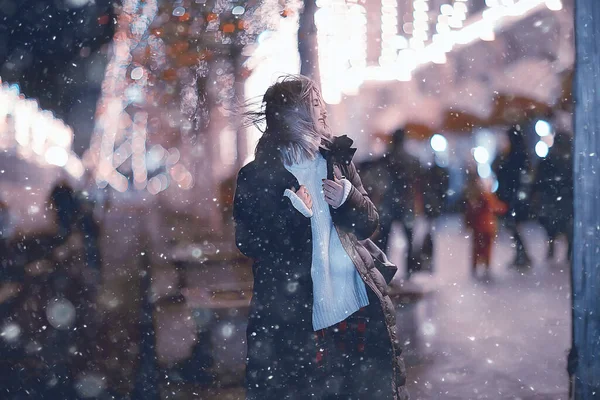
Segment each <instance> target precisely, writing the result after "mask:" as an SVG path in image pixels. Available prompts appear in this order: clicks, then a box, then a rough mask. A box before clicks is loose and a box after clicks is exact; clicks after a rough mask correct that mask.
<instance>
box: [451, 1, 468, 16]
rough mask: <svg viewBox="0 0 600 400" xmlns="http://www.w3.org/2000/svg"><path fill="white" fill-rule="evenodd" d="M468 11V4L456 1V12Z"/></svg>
mask: <svg viewBox="0 0 600 400" xmlns="http://www.w3.org/2000/svg"><path fill="white" fill-rule="evenodd" d="M466 12H467V5H466V4H465V3H454V13H455V14H456V13H463V14H465V13H466Z"/></svg>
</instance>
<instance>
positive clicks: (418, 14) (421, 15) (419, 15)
mask: <svg viewBox="0 0 600 400" xmlns="http://www.w3.org/2000/svg"><path fill="white" fill-rule="evenodd" d="M413 19H414V20H415V21H429V15H427V13H426V12H425V11H413Z"/></svg>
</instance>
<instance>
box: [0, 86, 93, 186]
mask: <svg viewBox="0 0 600 400" xmlns="http://www.w3.org/2000/svg"><path fill="white" fill-rule="evenodd" d="M72 144H73V129H71V127H69V126H67V125H66V124H65V123H64V122H63V121H62V120H61V119H59V118H56V117H55V116H54V115H53V114H52V112H50V111H46V110H42V109H40V108H39V105H38V103H37V101H35V100H33V99H26V98H25V97H24V96H23V95H22V94H21V93H20V90H19V87H18V86H17V85H8V84H5V83H4V84H3V83H1V82H0V149H2V150H5V151H14V152H15V153H16V154H17V155H18V156H19V157H21V158H23V159H25V160H27V161H30V162H34V163H36V164H38V165H41V166H45V165H53V166H58V167H62V168H64V169H65V170H66V171H67V172H68V173H69V174H71V176H73V177H75V178H80V177H81V176H82V175H83V164H82V163H81V160H80V159H79V157H77V155H76V154H75V153H74V152H73V151H72Z"/></svg>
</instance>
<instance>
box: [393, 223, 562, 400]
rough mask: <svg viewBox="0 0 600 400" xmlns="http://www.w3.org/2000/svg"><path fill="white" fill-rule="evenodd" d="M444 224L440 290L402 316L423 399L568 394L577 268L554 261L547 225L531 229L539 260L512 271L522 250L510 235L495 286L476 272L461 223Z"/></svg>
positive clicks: (496, 258)
mask: <svg viewBox="0 0 600 400" xmlns="http://www.w3.org/2000/svg"><path fill="white" fill-rule="evenodd" d="M437 227H438V230H437V239H438V240H439V241H440V246H439V247H438V250H439V251H438V252H437V253H436V254H435V262H436V276H435V285H436V286H435V287H436V290H435V291H434V292H433V293H432V294H431V295H430V296H429V297H427V298H425V299H424V300H423V301H420V302H417V303H416V304H410V305H407V306H404V307H402V308H401V309H400V310H399V312H398V325H399V328H400V329H401V331H403V332H406V333H405V334H404V337H405V338H406V340H407V341H410V343H409V344H408V345H406V350H405V353H404V354H405V357H406V360H407V364H409V366H410V368H409V373H408V376H409V383H408V387H409V391H410V393H411V395H412V396H413V398H414V399H548V400H549V399H556V400H558V399H567V393H568V387H567V382H568V378H567V373H566V357H567V352H568V349H569V346H570V344H569V343H570V310H569V304H570V303H569V302H570V300H569V298H570V289H569V277H568V267H567V265H566V264H565V263H564V262H558V263H548V262H545V261H544V255H545V254H546V245H545V244H544V240H545V233H544V232H543V230H542V229H541V228H540V227H539V226H537V225H535V224H531V225H527V226H526V228H527V231H528V232H527V234H526V235H524V236H525V237H526V238H527V239H526V246H527V247H528V250H530V255H531V257H532V259H533V261H534V266H533V268H531V269H528V270H522V271H520V270H516V269H514V268H512V267H509V263H510V261H511V260H512V258H513V257H514V249H512V248H511V242H510V239H509V237H508V236H507V235H506V233H505V232H504V231H501V232H500V240H499V243H498V244H497V246H496V247H495V248H494V250H493V253H492V260H493V261H492V278H491V280H490V282H489V283H486V282H484V281H483V280H482V281H475V280H473V278H472V277H471V275H470V270H469V268H468V263H469V261H468V256H467V254H469V250H468V248H469V246H470V244H469V241H468V239H466V238H465V234H464V233H462V231H461V230H460V229H459V221H458V220H457V219H455V218H453V217H450V218H448V219H444V220H440V221H438V225H437ZM565 254H566V245H565V246H564V248H562V247H561V251H560V252H559V255H560V256H561V257H562V259H564V255H565Z"/></svg>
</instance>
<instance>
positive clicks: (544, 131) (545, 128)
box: [535, 119, 552, 137]
mask: <svg viewBox="0 0 600 400" xmlns="http://www.w3.org/2000/svg"><path fill="white" fill-rule="evenodd" d="M535 133H537V134H538V136H540V137H544V136H548V135H550V134H551V133H552V126H551V125H550V124H549V123H548V121H544V120H543V119H540V120H539V121H538V122H536V123H535Z"/></svg>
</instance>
